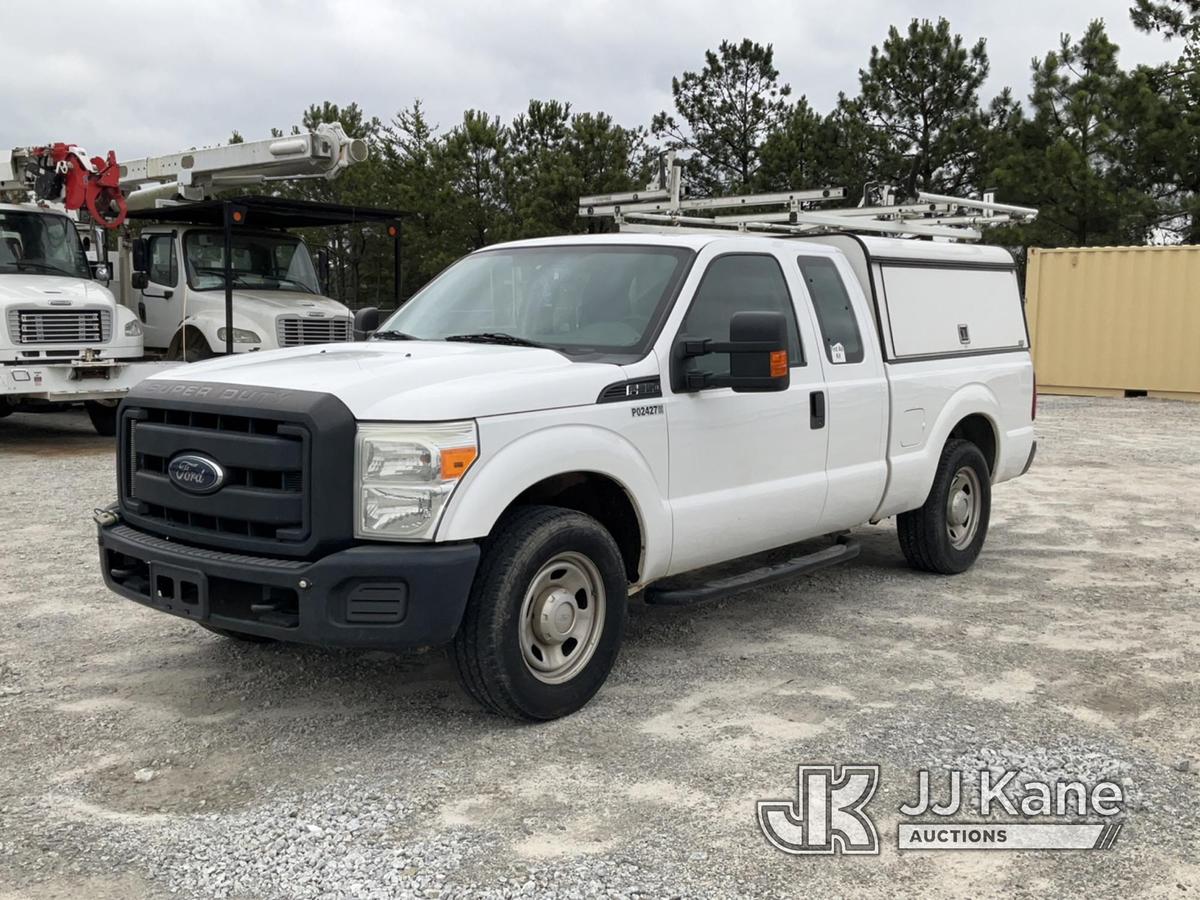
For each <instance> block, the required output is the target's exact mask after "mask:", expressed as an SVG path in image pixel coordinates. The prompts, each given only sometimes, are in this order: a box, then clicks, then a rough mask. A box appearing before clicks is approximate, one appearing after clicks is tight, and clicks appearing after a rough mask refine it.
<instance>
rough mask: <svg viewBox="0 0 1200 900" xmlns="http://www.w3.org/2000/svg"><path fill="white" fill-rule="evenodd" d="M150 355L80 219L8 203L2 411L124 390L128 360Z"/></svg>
mask: <svg viewBox="0 0 1200 900" xmlns="http://www.w3.org/2000/svg"><path fill="white" fill-rule="evenodd" d="M142 356H143V350H142V327H141V324H140V323H139V322H138V320H137V317H136V316H135V315H134V314H133V313H132V312H131V311H130V310H128V309H125V308H124V307H122V306H120V305H118V304H117V302H116V300H115V299H114V297H113V294H112V292H111V291H110V290H109V289H108V287H107V286H106V285H105V283H104V281H103V280H100V279H97V278H96V277H94V276H93V271H92V268H91V266H90V265H89V263H88V258H87V254H86V252H85V249H84V246H83V242H82V241H81V239H80V237H79V232H78V230H77V226H76V223H75V221H74V220H73V219H72V218H70V217H69V216H67V215H66V214H64V213H62V212H59V211H56V210H53V209H48V208H41V207H38V206H36V205H34V204H0V416H3V415H7V414H8V413H9V412H11V411H12V410H13V408H14V405H15V404H19V403H29V402H33V401H46V400H49V401H56V400H75V399H78V400H84V401H88V400H92V399H93V398H105V397H116V396H119V394H120V393H122V392H123V391H124V390H125V389H126V388H127V387H129V385H130V384H131V383H132V380H131V379H129V378H128V377H126V376H127V375H128V372H127V367H125V366H124V365H122V364H123V363H126V362H131V361H134V360H138V359H141V358H142ZM89 411H91V410H89Z"/></svg>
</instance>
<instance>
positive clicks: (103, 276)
mask: <svg viewBox="0 0 1200 900" xmlns="http://www.w3.org/2000/svg"><path fill="white" fill-rule="evenodd" d="M92 275H93V277H95V279H96V280H97V281H103V282H104V283H105V284H108V283H109V282H110V281H112V271H111V270H110V269H109V268H108V263H106V262H102V263H97V264H96V268H95V269H94V270H93V271H92Z"/></svg>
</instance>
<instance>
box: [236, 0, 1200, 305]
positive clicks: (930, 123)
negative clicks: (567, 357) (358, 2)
mask: <svg viewBox="0 0 1200 900" xmlns="http://www.w3.org/2000/svg"><path fill="white" fill-rule="evenodd" d="M1130 16H1131V19H1132V21H1133V23H1134V25H1135V26H1136V27H1137V28H1139V29H1141V30H1142V31H1145V32H1147V33H1153V34H1159V35H1161V36H1162V37H1163V39H1164V40H1165V41H1168V42H1170V43H1169V46H1171V48H1172V53H1174V51H1176V50H1177V51H1178V57H1177V58H1176V59H1174V60H1173V61H1171V62H1168V63H1165V64H1162V65H1158V66H1137V67H1134V68H1131V69H1126V68H1123V67H1122V66H1121V64H1120V61H1119V54H1118V47H1117V46H1116V44H1114V43H1113V42H1112V40H1111V39H1110V38H1109V36H1108V34H1107V31H1106V29H1105V25H1104V22H1103V21H1102V20H1099V19H1097V20H1094V21H1092V22H1090V23H1089V24H1088V25H1087V27H1086V28H1085V29H1084V30H1083V31H1082V32H1081V33H1079V34H1076V35H1067V34H1064V35H1063V36H1062V37H1061V40H1060V42H1059V44H1058V45H1057V46H1055V47H1052V48H1048V49H1047V51H1046V52H1045V53H1044V55H1041V56H1039V57H1037V58H1035V59H1034V60H1033V61H1032V64H1031V87H1030V90H1029V93H1028V94H1027V96H1024V97H1018V96H1017V95H1016V94H1015V93H1014V91H1013V90H1012V89H1010V88H1008V87H1005V88H1003V89H1002V90H1001V91H1000V92H999V93H998V94H996V95H995V96H993V97H984V96H982V94H981V92H982V90H983V86H984V83H985V81H986V79H987V76H988V71H989V60H988V53H987V46H986V43H985V41H984V40H983V39H982V38H981V39H978V40H976V41H975V42H974V43H971V42H970V41H968V40H966V39H964V38H963V36H962V35H960V34H958V33H956V32H955V31H954V29H953V28H952V26H951V25H950V23H949V22H948V21H946V20H945V19H938V20H937V21H936V22H934V21H929V20H917V19H914V20H913V21H912V22H910V23H909V24H908V25H907V27H905V28H897V27H895V26H893V27H891V28H890V29H889V30H888V32H887V34H886V36H885V37H884V38H883V40H882V42H881V43H880V44H878V45H877V46H875V47H872V49H871V54H870V58H869V59H868V60H867V61H866V64H865V66H864V67H863V68H861V69H860V70H859V73H858V76H859V77H858V82H859V84H858V92H857V94H856V95H854V96H849V95H847V94H845V93H843V94H841V95H839V97H838V98H837V101H836V102H835V104H834V105H833V108H832V109H830V110H829V111H827V112H822V111H820V110H817V109H815V108H814V107H813V105H812V104H811V103H810V102H809V101H808V99H807V97H805V96H804V95H802V94H800V95H798V94H797V93H795V92H794V91H793V89H792V87H791V85H789V84H786V83H784V82H782V81H781V80H780V75H779V72H778V70H777V69H776V67H775V54H774V48H773V46H772V45H771V44H766V45H763V44H759V43H755V42H754V41H751V40H749V39H745V40H741V41H738V42H733V41H725V42H722V43H721V45H720V46H719V47H717V48H716V49H713V50H708V51H707V52H705V54H704V57H703V60H702V64H701V65H700V66H699V67H697V69H696V70H695V71H690V70H689V71H685V72H682V73H681V74H679V75H678V76H676V77H675V78H674V79H672V84H671V91H672V101H673V109H671V110H663V111H660V112H658V113H656V114H653V115H652V116H650V118H649V121H648V123H646V124H645V125H640V124H633V125H623V124H620V123H618V122H616V121H614V119H613V118H612V116H610V115H607V114H606V113H603V112H587V111H578V110H576V109H574V108H573V107H572V105H571V104H570V103H569V102H566V101H561V100H550V99H547V100H536V99H535V100H531V101H530V102H529V105H528V107H527V108H526V110H525V111H524V112H522V113H521V114H520V115H518V116H516V117H515V118H514V119H512V120H511V121H502V120H501V119H500V118H499V117H497V116H494V115H491V114H489V113H487V112H485V111H482V110H476V109H470V110H467V111H466V112H465V113H464V114H463V117H462V120H461V121H460V122H457V123H455V124H453V125H451V126H449V127H439V125H438V124H436V123H433V122H431V121H430V120H429V118H428V116H427V115H426V113H425V110H424V108H423V107H422V105H421V103H420V101H419V100H418V101H414V102H413V103H412V104H411V105H410V106H408V107H406V108H403V109H401V110H399V111H398V112H397V113H396V114H395V115H394V116H392V117H391V118H390V119H389V120H386V121H385V120H382V119H379V118H376V117H372V116H370V115H368V114H367V113H366V112H365V111H364V110H363V109H361V108H360V107H359V105H358V104H356V103H351V104H349V105H345V106H338V105H336V104H332V103H328V102H325V103H322V104H319V105H314V106H312V107H310V108H309V109H308V110H306V111H305V112H304V114H303V116H302V119H301V122H300V123H299V124H298V125H297V126H294V127H293V129H292V130H296V129H299V128H303V129H311V128H314V127H315V126H316V125H318V124H320V123H322V122H339V123H341V125H342V126H343V128H345V130H346V131H347V133H348V134H350V135H351V136H353V137H360V138H363V139H364V140H366V141H367V142H368V144H369V145H370V148H371V156H370V159H369V161H368V162H366V163H363V164H360V165H357V166H353V167H351V168H350V169H348V170H347V171H346V172H344V173H343V174H342V176H341V177H340V178H339V179H337V180H335V181H308V182H299V183H296V184H294V185H290V186H287V187H286V188H283V189H282V191H281V192H283V193H286V194H287V195H288V196H293V197H303V198H308V199H319V200H324V201H329V202H336V203H351V204H360V205H364V206H374V207H386V208H394V209H399V210H402V211H403V212H404V213H405V217H404V219H403V283H402V285H401V291H400V295H401V296H402V297H407V296H409V295H411V294H412V293H413V291H415V290H416V289H418V288H419V287H420V286H421V285H423V284H424V283H426V282H427V281H428V280H429V279H430V278H432V277H433V276H434V275H436V274H437V273H438V272H439V271H440V270H441V269H442V268H444V267H445V266H446V265H447V264H449V263H450V262H452V261H453V260H455V259H456V258H458V257H459V256H461V255H463V254H465V253H468V252H470V251H472V250H475V249H478V248H479V247H482V246H485V245H487V244H492V243H496V242H498V241H503V240H512V239H516V238H525V237H536V236H541V235H549V234H564V233H572V232H581V231H586V230H587V228H588V227H595V224H594V223H593V224H592V225H591V226H589V223H588V222H586V221H584V220H581V219H579V218H577V216H576V210H577V200H578V198H579V197H580V196H581V195H583V194H597V193H608V192H614V191H628V190H636V189H639V188H641V187H644V186H645V185H646V183H647V181H648V180H649V178H650V174H651V173H652V171H653V170H654V167H655V165H656V160H657V158H658V154H659V153H661V152H662V151H664V150H675V151H677V153H678V154H679V156H680V158H681V159H682V160H683V161H684V162H683V165H684V167H685V173H686V183H687V184H688V186H689V190H690V192H691V193H692V194H693V195H701V196H703V195H709V196H717V195H721V194H728V193H739V192H747V191H760V190H761V191H770V190H778V189H782V188H787V187H797V188H811V187H825V186H840V187H845V188H846V189H847V198H848V199H847V202H848V203H849V204H851V205H853V204H854V203H856V202H857V201H858V199H859V198H860V197H862V196H863V194H864V191H869V190H871V189H872V186H874V185H890V186H892V187H894V188H895V189H896V190H897V192H898V194H899V195H900V196H901V197H912V196H914V195H915V194H916V192H917V191H929V192H933V193H942V194H956V195H960V196H965V195H975V196H978V195H979V194H980V193H982V192H983V191H985V190H993V189H994V190H995V191H996V192H997V196H998V197H999V199H1001V200H1003V201H1004V202H1008V203H1017V204H1023V205H1028V206H1035V207H1037V208H1038V209H1039V211H1040V214H1039V216H1038V218H1037V220H1036V221H1035V222H1033V223H1031V224H1028V225H1022V226H1013V227H1008V228H1005V229H997V230H996V231H995V232H993V233H992V234H991V235H989V240H992V241H994V242H997V243H1003V244H1006V245H1008V246H1011V247H1014V248H1019V249H1023V248H1028V247H1031V246H1037V247H1053V246H1086V245H1114V244H1143V243H1151V242H1157V243H1162V242H1187V243H1197V242H1200V64H1198V63H1200V0H1135V5H1134V6H1133V7H1132V9H1131V10H1130ZM273 133H276V134H279V133H281V132H279V131H274V132H273ZM239 139H240V135H238V133H237V132H235V133H234V137H233V140H239ZM309 237H310V240H311V241H312V242H313V243H315V244H316V245H318V246H324V247H326V249H327V251H328V253H329V256H330V259H331V284H330V292H331V293H332V294H333V295H334V296H337V297H339V298H341V299H344V300H346V301H347V302H349V303H351V304H352V305H356V306H361V305H379V306H383V307H388V306H390V305H391V298H392V296H393V288H394V280H393V267H392V248H391V243H390V241H388V240H387V239H386V238H385V237H384V236H383V235H382V234H380V233H378V229H370V228H343V229H337V230H334V231H332V232H325V233H319V234H318V233H314V234H312V235H310V236H309Z"/></svg>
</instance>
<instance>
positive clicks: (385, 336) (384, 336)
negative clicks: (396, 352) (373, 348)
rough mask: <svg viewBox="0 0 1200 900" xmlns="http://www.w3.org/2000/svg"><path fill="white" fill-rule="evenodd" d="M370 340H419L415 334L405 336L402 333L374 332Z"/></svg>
mask: <svg viewBox="0 0 1200 900" xmlns="http://www.w3.org/2000/svg"><path fill="white" fill-rule="evenodd" d="M371 340H373V341H374V340H380V341H419V340H421V339H420V338H419V337H417V336H416V335H415V334H406V333H405V332H403V331H376V332H375V333H373V334H372V335H371Z"/></svg>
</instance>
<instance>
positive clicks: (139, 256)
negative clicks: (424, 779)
mask: <svg viewBox="0 0 1200 900" xmlns="http://www.w3.org/2000/svg"><path fill="white" fill-rule="evenodd" d="M146 256H147V253H146V239H145V238H134V239H133V271H135V272H145V271H146V270H147V269H149V268H150V267H149V266H148V265H146Z"/></svg>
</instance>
